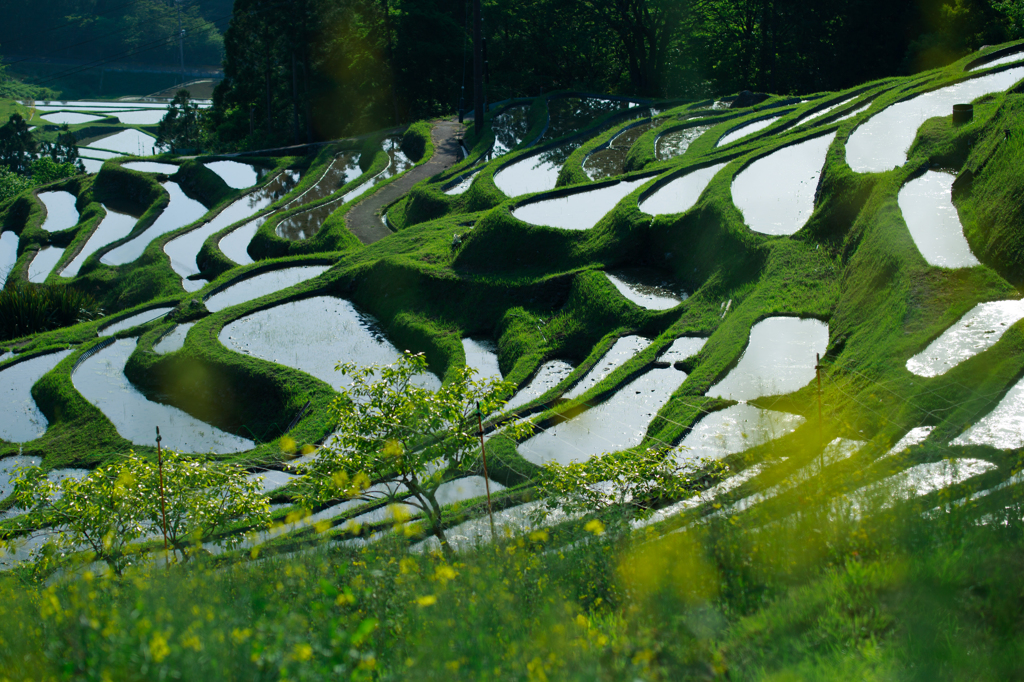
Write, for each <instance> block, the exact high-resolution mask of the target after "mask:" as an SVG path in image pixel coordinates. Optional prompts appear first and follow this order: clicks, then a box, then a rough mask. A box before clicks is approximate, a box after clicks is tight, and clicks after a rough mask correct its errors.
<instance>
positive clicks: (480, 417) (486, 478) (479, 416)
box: [476, 0, 496, 542]
mask: <svg viewBox="0 0 1024 682" xmlns="http://www.w3.org/2000/svg"><path fill="white" fill-rule="evenodd" d="M478 1H479V0H478ZM476 420H477V425H478V426H479V427H480V459H482V460H483V461H484V488H485V489H486V490H487V516H489V517H490V519H491V542H494V537H495V535H496V534H495V532H494V510H493V509H491V477H490V475H488V473H487V452H486V451H485V450H484V416H483V412H481V411H480V401H477V403H476Z"/></svg>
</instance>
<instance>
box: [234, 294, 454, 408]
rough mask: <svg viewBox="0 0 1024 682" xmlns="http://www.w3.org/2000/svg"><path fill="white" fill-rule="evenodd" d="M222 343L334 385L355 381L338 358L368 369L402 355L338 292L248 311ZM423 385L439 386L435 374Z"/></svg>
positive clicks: (425, 378) (375, 322) (427, 377)
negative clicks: (346, 374) (341, 368)
mask: <svg viewBox="0 0 1024 682" xmlns="http://www.w3.org/2000/svg"><path fill="white" fill-rule="evenodd" d="M220 342H221V343H222V344H224V346H225V347H226V348H229V349H230V350H233V351H235V352H237V353H244V354H246V355H250V356H252V357H257V358H261V359H263V360H269V361H270V362H276V363H278V364H281V365H286V366H288V367H293V368H295V369H298V370H301V371H303V372H306V373H307V374H310V375H312V376H314V377H316V378H318V379H320V380H321V381H324V382H326V383H328V384H330V385H331V386H333V387H338V386H341V385H346V386H347V385H349V383H350V381H349V379H348V378H347V377H344V376H343V375H342V374H340V373H338V372H336V371H334V367H335V366H336V365H337V364H338V363H339V362H355V363H356V364H357V365H359V366H360V367H366V366H368V365H372V364H390V363H392V362H394V361H395V360H397V359H398V357H399V355H400V352H399V350H398V349H397V348H395V347H394V346H393V345H392V344H391V342H390V341H388V339H387V337H386V336H385V335H384V332H383V330H382V329H381V328H380V326H379V324H378V323H377V321H376V320H375V319H374V318H373V317H371V316H370V315H367V314H366V313H363V312H361V311H359V310H357V309H356V307H355V306H353V305H352V304H351V303H350V302H349V301H346V300H345V299H342V298H335V297H333V296H316V297H313V298H307V299H303V300H301V301H293V302H290V303H282V304H281V305H277V306H274V307H273V308H268V309H266V310H260V311H258V312H255V313H252V314H250V315H246V316H245V317H242V318H239V319H237V320H235V321H234V322H231V323H230V324H227V325H225V326H224V328H223V329H222V330H221V332H220ZM422 384H423V385H425V386H427V387H429V388H431V389H437V388H439V387H440V382H439V381H438V380H437V377H435V376H434V375H432V374H430V375H427V376H426V377H424V378H423V381H422Z"/></svg>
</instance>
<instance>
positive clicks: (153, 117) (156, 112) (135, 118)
mask: <svg viewBox="0 0 1024 682" xmlns="http://www.w3.org/2000/svg"><path fill="white" fill-rule="evenodd" d="M110 115H111V116H117V120H118V121H120V122H121V123H124V124H126V125H130V126H150V125H156V124H158V123H160V121H162V120H163V119H164V116H166V115H167V112H166V111H164V110H162V109H150V110H149V111H111V112H110Z"/></svg>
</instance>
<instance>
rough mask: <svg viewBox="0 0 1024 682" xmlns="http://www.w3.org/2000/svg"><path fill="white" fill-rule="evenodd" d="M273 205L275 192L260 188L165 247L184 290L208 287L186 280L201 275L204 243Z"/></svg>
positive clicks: (199, 281)
mask: <svg viewBox="0 0 1024 682" xmlns="http://www.w3.org/2000/svg"><path fill="white" fill-rule="evenodd" d="M274 201H275V194H274V191H273V190H272V189H270V188H260V189H258V190H256V191H255V192H250V193H249V194H246V195H245V196H242V197H239V198H238V199H236V200H235V201H234V203H232V204H231V205H230V206H228V207H227V208H225V209H224V210H223V211H221V212H220V213H218V214H217V215H216V216H215V217H214V218H213V219H212V220H210V221H209V222H207V223H205V224H204V225H201V226H200V227H197V228H196V229H194V230H191V231H190V232H186V233H185V234H183V235H181V236H180V237H175V238H174V239H172V240H171V241H169V242H167V243H166V244H164V253H166V254H167V256H168V257H169V258H170V259H171V269H173V270H174V271H175V272H176V273H178V275H180V276H181V286H183V287H184V288H185V291H198V290H199V289H202V288H203V287H204V286H205V285H206V282H205V281H203V280H195V281H194V280H189V279H186V278H187V277H190V276H192V275H198V274H199V265H198V264H197V262H196V258H197V257H198V256H199V250H200V249H202V248H203V243H204V242H205V241H206V240H207V239H209V238H210V237H212V236H213V235H215V234H217V233H218V232H220V231H221V230H223V229H224V228H225V227H228V226H229V225H233V224H234V223H237V222H239V221H242V220H245V219H246V218H248V217H250V216H251V215H253V214H255V213H259V212H260V211H262V210H263V209H265V208H267V207H268V206H270V204H272V203H274Z"/></svg>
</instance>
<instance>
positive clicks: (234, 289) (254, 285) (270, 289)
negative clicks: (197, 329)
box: [205, 265, 330, 313]
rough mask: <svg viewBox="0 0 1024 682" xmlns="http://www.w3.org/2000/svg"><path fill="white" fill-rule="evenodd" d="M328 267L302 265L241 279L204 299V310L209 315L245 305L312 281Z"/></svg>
mask: <svg viewBox="0 0 1024 682" xmlns="http://www.w3.org/2000/svg"><path fill="white" fill-rule="evenodd" d="M329 268H330V266H329V265H303V266H299V267H294V268H281V269H278V270H271V271H270V272H263V273H260V274H258V275H256V276H254V277H249V278H248V279H243V280H242V281H240V282H238V283H237V284H232V285H231V286H229V287H228V288H227V289H224V290H223V291H219V292H217V293H216V294H214V295H213V296H210V297H209V298H208V299H206V301H205V304H206V309H207V310H209V311H210V312H211V313H215V312H218V311H220V310H224V309H225V308H229V307H231V306H233V305H238V304H239V303H245V302H246V301H251V300H253V299H256V298H259V297H261V296H266V295H267V294H272V293H274V292H275V291H281V290H282V289H287V288H288V287H293V286H295V285H296V284H298V283H299V282H305V281H306V280H307V279H313V278H314V277H317V276H319V275H322V274H323V273H325V272H327V270H328V269H329Z"/></svg>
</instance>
